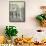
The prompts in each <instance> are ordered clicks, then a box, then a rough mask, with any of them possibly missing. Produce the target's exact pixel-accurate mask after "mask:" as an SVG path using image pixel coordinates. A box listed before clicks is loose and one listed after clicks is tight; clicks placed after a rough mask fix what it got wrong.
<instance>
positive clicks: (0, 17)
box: [0, 0, 46, 36]
mask: <svg viewBox="0 0 46 46" xmlns="http://www.w3.org/2000/svg"><path fill="white" fill-rule="evenodd" d="M10 1H11V0H10ZM19 1H20V0H19ZM22 1H23V0H22ZM42 5H46V0H25V19H26V20H25V22H9V0H0V34H2V33H4V28H5V26H6V25H15V26H16V27H17V29H18V31H19V33H18V36H21V35H22V34H23V35H24V36H31V34H33V33H35V32H36V29H44V30H46V29H45V28H42V27H39V25H38V23H37V22H36V20H35V16H36V15H37V14H40V13H41V10H40V6H42Z"/></svg>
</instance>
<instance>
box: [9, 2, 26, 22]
mask: <svg viewBox="0 0 46 46" xmlns="http://www.w3.org/2000/svg"><path fill="white" fill-rule="evenodd" d="M9 21H10V22H24V21H25V2H24V1H9Z"/></svg>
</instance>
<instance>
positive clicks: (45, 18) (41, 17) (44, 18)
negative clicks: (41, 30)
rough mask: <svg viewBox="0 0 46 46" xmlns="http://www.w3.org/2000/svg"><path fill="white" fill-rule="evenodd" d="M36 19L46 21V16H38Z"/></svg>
mask: <svg viewBox="0 0 46 46" xmlns="http://www.w3.org/2000/svg"><path fill="white" fill-rule="evenodd" d="M36 19H37V20H39V21H43V20H46V14H41V15H38V16H36Z"/></svg>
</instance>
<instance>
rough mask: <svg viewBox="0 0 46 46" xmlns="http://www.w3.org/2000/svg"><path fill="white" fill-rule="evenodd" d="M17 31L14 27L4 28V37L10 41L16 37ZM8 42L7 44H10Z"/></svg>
mask: <svg viewBox="0 0 46 46" xmlns="http://www.w3.org/2000/svg"><path fill="white" fill-rule="evenodd" d="M17 33H18V31H17V29H16V27H15V26H6V28H5V35H6V36H7V37H8V39H9V40H10V41H11V38H12V36H17ZM9 40H8V42H10V41H9Z"/></svg>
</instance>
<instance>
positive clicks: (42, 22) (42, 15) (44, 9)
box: [36, 6, 46, 27]
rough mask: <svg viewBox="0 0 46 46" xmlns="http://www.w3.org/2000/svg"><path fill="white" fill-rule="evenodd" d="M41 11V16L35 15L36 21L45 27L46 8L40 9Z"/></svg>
mask: <svg viewBox="0 0 46 46" xmlns="http://www.w3.org/2000/svg"><path fill="white" fill-rule="evenodd" d="M40 8H41V10H42V14H40V15H37V16H36V19H37V20H39V22H40V24H41V26H43V27H46V6H41V7H40Z"/></svg>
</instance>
